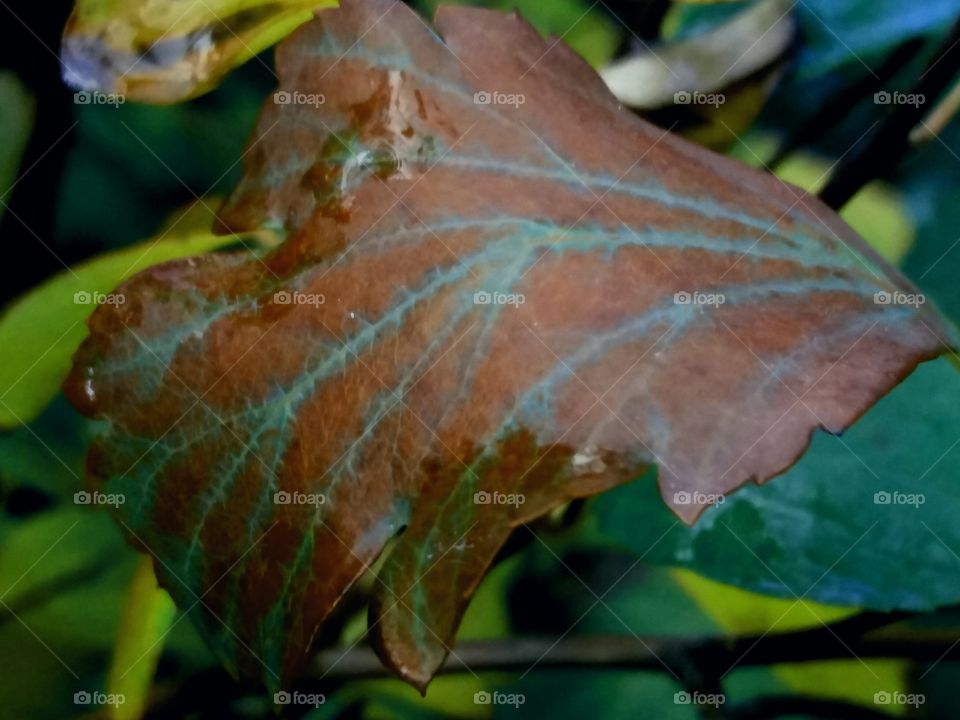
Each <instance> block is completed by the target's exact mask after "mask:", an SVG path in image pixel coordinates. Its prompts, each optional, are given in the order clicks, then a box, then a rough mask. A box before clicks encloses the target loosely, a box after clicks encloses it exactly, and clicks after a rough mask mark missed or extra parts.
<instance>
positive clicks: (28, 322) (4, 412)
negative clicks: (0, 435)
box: [0, 200, 265, 429]
mask: <svg viewBox="0 0 960 720" xmlns="http://www.w3.org/2000/svg"><path fill="white" fill-rule="evenodd" d="M215 202H216V201H210V200H207V201H206V203H204V204H200V205H197V206H196V207H195V208H194V209H192V210H191V211H189V212H188V213H186V214H181V215H180V216H178V220H177V221H176V222H175V223H174V225H173V226H172V227H170V228H169V229H168V230H167V231H165V232H163V233H161V234H160V236H159V237H157V238H153V239H151V240H147V241H145V242H143V243H140V244H138V245H133V246H131V247H128V248H124V249H123V250H119V251H116V252H112V253H107V254H105V255H100V256H99V257H96V258H94V259H92V260H89V261H87V262H85V263H83V264H81V265H78V266H76V267H74V268H71V269H70V270H65V271H64V272H61V273H59V274H58V275H55V276H54V277H52V278H51V279H49V280H47V281H46V282H45V283H43V284H42V285H39V286H37V287H35V288H34V289H32V290H31V291H29V292H28V293H27V294H26V295H23V296H21V297H20V298H18V299H17V300H14V301H13V303H12V304H11V305H9V306H8V307H7V308H6V309H5V310H4V311H3V313H2V314H0V429H5V428H11V427H15V426H17V425H20V424H22V423H27V422H30V421H31V420H32V419H34V418H35V417H36V416H37V415H39V414H40V412H41V411H42V410H43V409H44V408H45V407H46V406H47V404H48V403H49V402H50V401H51V400H52V399H53V397H54V396H55V395H56V394H57V392H58V391H59V389H60V384H61V383H62V382H63V380H64V378H66V376H67V373H68V371H69V370H70V359H71V357H72V356H73V353H74V351H75V350H76V349H77V347H78V346H79V345H80V343H81V342H82V341H83V339H84V338H85V337H86V336H87V326H86V322H85V321H86V319H87V316H88V315H89V314H90V313H91V312H93V309H94V307H96V304H97V301H106V302H111V301H116V299H117V298H114V297H112V296H110V293H111V291H112V290H113V289H114V288H116V287H117V286H118V285H119V284H120V283H121V282H122V281H124V280H125V279H128V278H130V277H131V276H132V275H133V274H134V273H137V272H139V271H140V270H143V269H144V268H147V267H150V266H151V265H156V264H158V263H161V262H165V261H167V260H173V259H175V258H181V257H191V256H194V255H202V254H204V253H207V252H210V251H212V250H216V249H217V248H220V247H224V246H226V245H231V244H234V243H236V242H237V240H236V238H235V237H232V236H229V235H228V236H219V235H214V234H213V233H212V232H210V230H209V228H210V226H211V224H212V222H213V216H212V213H211V211H209V210H208V208H209V207H210V205H211V203H213V204H215ZM258 239H260V238H259V236H258ZM262 241H265V240H262Z"/></svg>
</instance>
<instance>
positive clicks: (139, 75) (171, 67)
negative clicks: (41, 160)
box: [62, 0, 336, 103]
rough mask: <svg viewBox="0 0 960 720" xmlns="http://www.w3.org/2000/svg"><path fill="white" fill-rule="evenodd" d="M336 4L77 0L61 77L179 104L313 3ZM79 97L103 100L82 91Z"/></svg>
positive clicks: (304, 16) (285, 29) (330, 2)
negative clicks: (84, 95)
mask: <svg viewBox="0 0 960 720" xmlns="http://www.w3.org/2000/svg"><path fill="white" fill-rule="evenodd" d="M334 5H336V0H164V1H163V2H155V1H154V0H77V4H76V7H75V8H74V11H73V14H72V15H71V16H70V20H69V21H68V23H67V28H66V31H65V33H64V38H63V52H62V59H63V64H64V68H65V69H64V77H65V79H66V81H67V82H68V83H69V84H70V85H72V86H74V87H76V88H78V89H80V90H83V91H96V92H97V93H105V94H107V95H108V96H120V97H121V98H125V99H130V100H139V101H143V102H153V103H173V102H180V101H181V100H186V99H188V98H190V97H193V96H195V95H199V94H201V93H204V92H206V91H208V90H211V89H212V88H213V87H215V86H216V85H217V84H218V83H219V82H220V79H221V78H222V77H223V76H224V75H225V74H226V73H228V72H229V71H230V70H232V69H233V68H234V67H236V66H237V65H239V64H241V63H244V62H246V61H247V60H249V59H250V58H252V57H253V56H255V55H256V54H257V53H259V52H260V51H262V50H264V49H266V48H268V47H270V46H271V45H273V44H274V43H276V42H278V41H279V40H281V39H282V38H284V37H285V36H287V35H288V34H290V33H291V32H293V30H295V29H296V28H297V27H298V26H300V25H302V24H303V23H305V22H306V21H308V20H309V19H310V18H311V17H312V15H313V11H314V10H316V9H317V8H321V7H331V6H334ZM104 100H105V101H112V98H111V97H107V98H104ZM80 101H81V102H88V103H93V102H99V101H100V100H99V98H98V97H97V96H96V95H87V96H86V97H85V98H83V99H81V100H80ZM120 102H122V100H120Z"/></svg>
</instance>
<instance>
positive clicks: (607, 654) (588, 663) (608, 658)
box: [309, 613, 960, 681]
mask: <svg viewBox="0 0 960 720" xmlns="http://www.w3.org/2000/svg"><path fill="white" fill-rule="evenodd" d="M903 617H905V616H904V615H902V614H889V615H885V614H883V613H864V614H863V615H857V616H855V617H853V618H850V619H849V620H846V621H843V622H840V623H835V624H834V625H832V626H830V627H829V628H828V627H821V628H816V629H812V630H801V631H797V632H789V633H782V634H767V635H760V636H748V637H743V638H726V637H691V638H663V637H645V638H638V637H633V636H623V635H616V636H596V635H595V636H579V637H577V636H574V637H568V638H565V639H564V640H562V641H560V642H556V640H555V639H553V638H539V637H527V638H507V639H498V640H474V641H467V642H464V643H460V644H459V645H458V646H457V647H456V649H455V651H454V652H453V653H451V654H450V656H449V657H448V658H447V661H446V662H445V663H444V665H443V667H442V668H441V669H440V674H456V673H465V672H471V671H472V672H485V671H486V672H526V671H528V670H529V669H530V668H531V667H532V666H536V667H538V668H552V669H583V668H608V669H617V670H646V671H654V672H670V673H673V674H674V675H677V676H681V675H683V674H685V673H681V672H680V670H681V669H682V668H683V666H684V664H685V663H684V660H685V659H689V660H692V661H693V662H694V663H695V664H696V666H697V667H699V668H714V669H719V670H720V672H721V674H725V673H726V672H727V671H728V670H729V669H730V668H733V667H738V668H739V667H754V666H759V665H775V664H780V663H797V662H818V661H822V660H847V659H852V658H853V657H855V656H856V657H860V658H864V659H866V658H906V659H911V660H915V661H921V662H922V661H930V662H933V661H936V660H938V659H940V658H944V657H947V656H950V657H960V643H958V644H957V647H954V642H955V640H956V638H955V637H942V636H938V637H933V638H930V637H925V636H909V635H908V636H902V635H899V634H898V635H896V636H893V635H890V636H888V637H883V636H881V637H874V638H864V637H862V633H863V632H870V631H871V630H874V629H876V628H877V627H882V626H884V625H889V624H891V623H894V622H897V621H899V620H901V619H903ZM389 674H390V672H389V671H388V670H387V669H386V668H385V667H384V666H383V665H382V663H381V662H380V660H379V658H378V657H377V656H376V654H375V653H374V652H373V650H372V649H370V648H368V647H364V646H356V647H353V648H349V649H347V650H343V649H329V650H324V651H321V652H320V653H318V654H317V656H316V657H315V658H314V661H313V663H312V668H311V670H310V672H309V679H311V680H313V681H316V680H318V679H320V678H323V679H345V678H350V679H360V678H377V677H385V676H388V675H389Z"/></svg>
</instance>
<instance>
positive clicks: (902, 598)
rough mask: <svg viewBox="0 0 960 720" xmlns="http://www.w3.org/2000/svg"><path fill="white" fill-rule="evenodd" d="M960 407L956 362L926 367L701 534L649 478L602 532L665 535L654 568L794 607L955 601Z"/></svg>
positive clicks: (624, 497)
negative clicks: (800, 603) (661, 499)
mask: <svg viewBox="0 0 960 720" xmlns="http://www.w3.org/2000/svg"><path fill="white" fill-rule="evenodd" d="M958 397H960V374H958V373H957V371H956V370H955V369H954V368H953V366H952V365H951V364H950V363H949V362H948V361H946V360H938V361H935V362H932V363H927V364H924V365H922V366H921V367H920V368H919V369H918V370H917V371H916V372H915V373H914V375H913V376H911V377H910V378H908V379H907V380H906V381H905V382H904V383H903V384H902V385H901V386H899V387H898V388H896V389H895V390H894V391H893V392H892V393H891V394H890V395H889V396H887V397H886V398H884V399H883V400H881V401H880V402H879V403H878V404H877V405H876V406H875V408H874V409H873V410H871V411H870V412H869V413H867V415H866V416H865V417H864V418H862V419H861V420H860V421H859V422H858V423H857V424H855V425H854V426H853V427H852V428H851V429H849V430H848V431H847V432H846V433H844V434H843V435H842V436H840V437H832V436H829V435H826V434H824V433H817V434H816V436H815V437H814V440H813V444H812V446H811V449H810V450H809V451H808V453H807V454H806V455H805V456H804V457H803V458H802V459H801V460H800V462H799V463H798V464H797V465H796V466H794V467H793V468H792V469H791V470H789V471H788V472H787V473H786V474H785V475H784V476H783V477H781V478H779V479H778V480H776V482H774V483H771V485H770V486H769V487H763V488H759V487H747V488H745V489H743V490H742V491H740V492H739V493H738V494H737V495H735V496H732V497H729V498H726V502H724V503H723V504H721V505H719V506H717V507H714V508H713V509H711V510H710V511H709V512H708V513H707V514H706V515H705V516H704V518H703V520H702V521H701V522H700V523H699V524H698V525H696V526H694V527H693V528H686V527H684V526H682V525H679V524H678V523H676V521H675V519H674V518H672V517H671V516H670V514H669V513H667V512H665V511H664V509H663V508H662V507H660V506H658V505H657V504H656V503H654V502H652V501H653V499H654V498H655V495H656V488H655V485H654V483H653V482H652V480H651V478H649V477H648V478H647V479H645V480H644V481H641V482H637V483H634V484H632V485H628V486H625V487H623V488H618V489H616V490H614V491H611V492H609V493H607V494H606V495H604V496H601V497H600V498H598V499H597V500H595V501H594V503H593V506H592V508H593V509H592V512H593V513H595V515H596V524H597V527H598V528H599V529H600V532H601V533H602V534H603V535H604V536H605V537H607V538H608V539H610V540H612V541H614V542H616V543H617V544H619V545H622V546H624V547H628V548H632V549H634V550H636V551H637V552H645V551H646V550H647V549H648V548H650V546H651V545H652V544H653V543H654V541H655V540H657V538H658V537H659V536H660V535H661V534H662V533H666V535H665V537H664V538H663V539H662V540H661V541H660V542H659V543H658V544H657V545H656V546H655V547H654V548H653V549H652V550H651V551H650V554H649V555H648V556H647V559H648V560H649V561H652V562H660V563H668V564H673V565H679V566H682V567H686V568H690V569H691V570H694V571H696V572H698V573H702V574H704V575H706V576H707V577H711V578H714V579H716V580H720V581H722V582H726V583H730V584H732V585H736V586H738V587H741V588H747V589H751V590H754V591H757V592H761V593H768V594H771V595H777V596H781V597H785V598H788V599H791V600H795V599H796V598H797V597H806V598H809V599H813V600H817V601H819V602H824V603H830V604H835V605H851V606H863V607H868V608H875V609H879V610H887V609H892V608H901V609H909V610H927V609H930V608H934V607H937V606H940V605H945V604H948V603H955V602H957V601H958V600H960V558H958V555H960V524H958V523H957V521H956V518H957V516H958V513H960V499H958V487H957V478H958V477H960V439H958V438H957V428H958V427H960V403H958V402H957V398H958ZM877 493H881V495H877ZM886 500H889V501H890V502H889V504H885V501H886ZM907 503H909V504H907ZM905 578H908V579H909V581H908V582H906V581H905Z"/></svg>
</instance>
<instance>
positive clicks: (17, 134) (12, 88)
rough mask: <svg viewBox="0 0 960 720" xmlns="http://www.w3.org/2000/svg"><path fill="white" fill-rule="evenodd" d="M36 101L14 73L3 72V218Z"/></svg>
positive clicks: (0, 153)
mask: <svg viewBox="0 0 960 720" xmlns="http://www.w3.org/2000/svg"><path fill="white" fill-rule="evenodd" d="M33 112H34V107H33V98H32V97H31V95H30V93H29V91H28V90H27V89H26V87H24V85H23V83H21V82H20V80H19V79H18V78H17V76H16V75H14V74H13V73H11V72H8V71H6V70H3V71H0V138H3V142H2V143H0V218H2V217H3V211H4V210H5V209H6V203H7V201H8V200H9V198H8V195H9V194H10V190H11V188H12V186H13V184H14V182H15V181H16V178H17V173H18V172H19V170H20V159H21V158H22V156H23V152H24V150H26V148H27V142H28V141H29V139H30V132H31V130H32V129H33Z"/></svg>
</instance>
